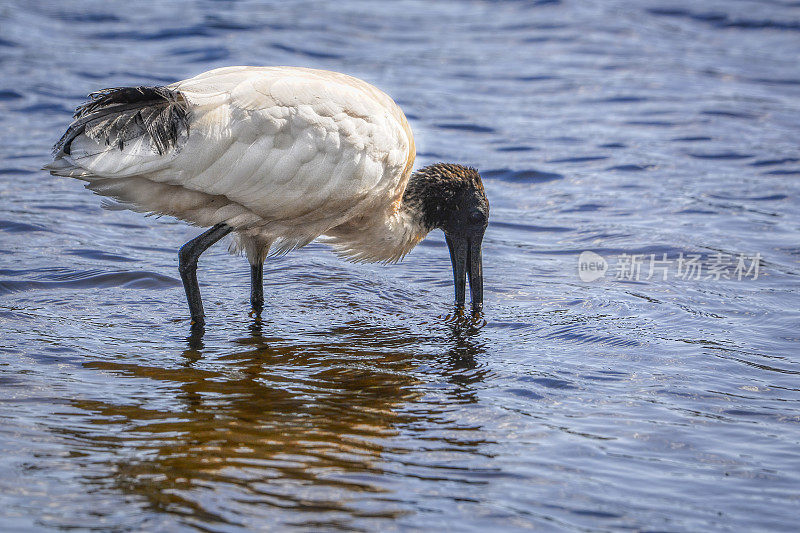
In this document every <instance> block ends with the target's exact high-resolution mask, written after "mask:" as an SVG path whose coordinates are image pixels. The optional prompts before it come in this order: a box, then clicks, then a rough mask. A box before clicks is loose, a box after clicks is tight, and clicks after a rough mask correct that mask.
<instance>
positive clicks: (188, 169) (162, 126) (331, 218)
mask: <svg viewBox="0 0 800 533" xmlns="http://www.w3.org/2000/svg"><path fill="white" fill-rule="evenodd" d="M55 156H56V157H55V161H54V162H53V163H51V164H50V165H48V166H47V167H45V168H46V169H47V170H50V171H51V172H52V173H53V174H56V175H61V176H72V177H76V178H80V179H83V180H86V181H88V182H89V183H88V184H87V187H88V188H90V189H92V190H93V191H95V192H97V193H98V194H101V195H104V196H109V197H112V198H114V199H116V200H118V201H120V202H123V203H124V204H125V205H126V206H128V207H130V208H131V209H135V210H138V211H144V212H148V213H154V214H165V215H170V216H175V217H177V218H180V219H182V220H185V221H187V222H190V223H193V224H197V225H200V226H210V225H214V224H219V223H225V224H228V225H231V226H232V227H233V228H234V230H235V232H236V234H237V235H236V237H237V239H239V241H240V245H239V248H240V249H245V250H247V251H248V255H252V254H251V253H250V249H251V248H253V246H251V244H252V243H254V242H257V243H261V244H259V246H258V247H260V248H261V251H260V252H259V254H262V253H266V252H265V251H264V249H265V248H268V247H269V246H273V251H275V252H285V251H288V250H290V249H292V248H294V247H297V246H302V245H304V244H306V243H308V242H310V241H311V240H313V239H314V238H316V237H317V236H319V235H323V234H327V233H328V232H329V230H332V229H334V228H337V227H341V226H342V225H343V224H347V225H348V226H347V227H348V228H351V227H352V226H353V223H352V221H355V220H359V221H362V222H361V224H367V223H368V222H367V221H368V220H371V219H373V218H376V220H377V219H380V220H384V219H385V218H386V217H388V216H390V215H391V214H392V213H393V212H394V211H395V210H396V206H397V205H398V202H399V201H400V199H401V197H402V193H403V190H404V188H405V185H406V183H407V181H408V177H409V176H410V173H411V166H412V164H413V161H414V156H415V149H414V141H413V136H412V134H411V130H410V128H409V126H408V122H407V121H406V118H405V116H404V115H403V113H402V111H401V110H400V108H399V107H398V106H397V105H396V104H395V103H394V101H392V99H391V98H390V97H389V96H388V95H386V94H385V93H383V92H382V91H380V90H379V89H377V88H375V87H373V86H372V85H369V84H367V83H366V82H363V81H361V80H358V79H356V78H352V77H350V76H346V75H344V74H339V73H335V72H328V71H321V70H313V69H304V68H295V67H227V68H222V69H217V70H213V71H210V72H206V73H203V74H200V75H198V76H196V77H194V78H190V79H188V80H184V81H180V82H177V83H174V84H172V85H170V86H167V87H129V88H117V89H107V90H104V91H100V92H98V93H94V94H93V95H91V100H90V101H89V102H88V103H86V104H84V105H83V106H81V107H79V108H78V109H77V111H76V114H75V121H74V122H73V123H72V125H70V127H69V129H68V130H67V132H66V133H65V134H64V136H63V137H62V138H61V140H60V141H59V142H58V144H57V145H56V154H55ZM339 233H341V232H339ZM347 235H352V237H347V238H346V239H339V242H337V243H336V247H337V248H338V249H340V251H342V253H345V254H348V255H352V254H353V247H356V248H357V247H359V246H360V244H359V243H358V242H356V240H358V239H361V234H360V232H358V231H352V230H351V231H348V232H347ZM345 241H346V242H345ZM258 247H257V248H258ZM386 254H390V255H391V257H394V256H396V255H397V253H396V251H391V252H386ZM379 255H380V254H379ZM251 259H252V258H251ZM376 259H378V260H380V259H381V258H380V257H378V258H376ZM383 259H385V257H384V258H383Z"/></svg>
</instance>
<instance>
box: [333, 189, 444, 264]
mask: <svg viewBox="0 0 800 533" xmlns="http://www.w3.org/2000/svg"><path fill="white" fill-rule="evenodd" d="M422 218H423V217H422V216H421V214H420V213H419V212H418V210H417V209H415V208H414V207H413V206H407V205H404V204H402V203H401V204H399V205H397V204H395V205H394V206H392V208H390V210H389V211H388V212H384V213H375V214H374V215H373V216H368V217H361V218H359V219H357V220H351V221H350V222H348V223H346V224H344V225H342V226H338V227H336V228H333V230H331V231H330V232H328V234H327V235H328V236H329V237H330V238H331V240H330V241H329V242H330V244H332V245H333V247H334V249H335V250H336V251H337V252H338V253H339V255H341V256H342V257H344V258H345V259H348V260H350V261H355V262H370V263H371V262H386V263H394V262H396V261H399V260H400V259H402V258H403V256H405V255H406V254H407V253H408V252H410V251H411V249H412V248H414V246H416V245H417V243H419V241H421V240H422V239H423V238H424V237H425V235H427V234H428V232H429V231H430V229H429V228H427V227H426V226H425V225H424V224H423V222H422Z"/></svg>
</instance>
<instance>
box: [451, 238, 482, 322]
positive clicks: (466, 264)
mask: <svg viewBox="0 0 800 533" xmlns="http://www.w3.org/2000/svg"><path fill="white" fill-rule="evenodd" d="M445 240H446V241H447V247H448V248H450V262H451V263H452V264H453V281H454V282H455V290H456V306H457V307H459V308H463V307H464V300H465V297H466V292H467V283H466V277H467V274H469V290H470V292H471V293H472V312H473V313H476V314H477V313H480V312H481V311H482V310H483V264H482V261H481V243H482V242H483V230H481V231H476V232H471V233H466V234H458V235H449V234H447V233H445Z"/></svg>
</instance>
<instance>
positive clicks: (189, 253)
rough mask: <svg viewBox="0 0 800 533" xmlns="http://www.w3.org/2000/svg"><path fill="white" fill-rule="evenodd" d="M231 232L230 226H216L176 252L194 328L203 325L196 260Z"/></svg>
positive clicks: (203, 317)
mask: <svg viewBox="0 0 800 533" xmlns="http://www.w3.org/2000/svg"><path fill="white" fill-rule="evenodd" d="M231 231H233V228H231V227H230V226H228V225H226V224H217V225H216V226H214V227H213V228H211V229H210V230H208V231H206V232H205V233H202V234H201V235H199V236H198V237H196V238H194V239H192V240H191V241H189V242H187V243H186V244H184V245H183V246H181V249H180V251H179V252H178V271H179V272H180V273H181V280H183V288H184V289H186V300H187V301H188V302H189V312H190V313H191V315H192V324H193V325H195V326H202V325H203V324H204V323H205V314H204V313H203V301H202V300H201V299H200V286H199V285H198V284H197V260H198V259H199V258H200V254H202V253H203V252H205V251H206V250H208V248H209V247H210V246H211V245H212V244H214V243H215V242H217V241H219V240H220V239H221V238H223V237H224V236H225V235H227V234H228V233H230V232H231Z"/></svg>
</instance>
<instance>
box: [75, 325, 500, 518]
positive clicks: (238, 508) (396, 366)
mask: <svg viewBox="0 0 800 533" xmlns="http://www.w3.org/2000/svg"><path fill="white" fill-rule="evenodd" d="M446 325H447V328H448V330H447V333H446V335H445V337H444V338H443V337H442V335H441V334H440V333H436V334H427V333H423V334H421V333H414V332H412V331H410V330H408V329H405V328H398V327H395V328H389V329H387V328H386V326H385V325H376V324H367V323H363V322H353V323H350V324H347V325H345V326H341V327H336V328H332V329H327V330H319V331H316V332H311V333H308V332H307V333H305V334H303V335H299V337H300V338H299V339H288V338H282V337H277V336H271V335H265V333H264V331H265V330H266V331H272V328H269V327H264V326H263V323H262V321H261V320H260V319H258V318H257V319H255V320H254V321H253V322H252V324H251V325H250V331H249V335H247V336H245V337H243V338H240V339H238V340H236V344H238V345H239V346H241V347H242V349H241V350H237V351H235V352H233V353H228V354H224V355H217V354H216V353H212V354H209V355H210V356H211V357H209V356H204V354H203V350H204V346H203V340H202V334H200V335H196V336H194V335H193V336H192V337H190V338H189V339H188V345H189V346H188V349H187V350H186V351H185V352H184V353H183V358H184V363H183V364H182V365H181V367H179V368H176V367H172V368H161V367H152V366H140V365H136V364H130V363H127V364H124V363H119V362H114V361H95V362H90V363H86V365H85V366H88V367H90V368H95V369H99V370H102V371H105V372H113V373H115V374H117V375H118V376H124V377H130V378H147V379H151V380H156V381H158V382H159V387H158V388H159V393H160V394H161V395H162V397H160V398H153V399H151V400H149V401H145V400H142V401H141V402H139V403H137V404H135V405H118V404H114V403H110V402H107V401H96V400H94V401H92V400H75V401H74V402H73V405H74V407H77V408H79V409H80V410H82V411H83V413H84V415H83V416H86V415H85V413H86V412H88V413H89V414H88V419H89V420H90V421H91V423H90V424H70V425H69V428H70V429H68V430H66V431H67V432H68V433H70V436H71V437H73V438H72V439H70V442H71V443H73V444H74V445H75V446H76V447H79V448H80V452H81V453H84V454H86V455H87V456H88V457H89V458H91V460H92V461H93V462H94V465H95V466H99V467H101V468H102V469H107V468H108V467H110V468H111V469H112V471H113V474H112V475H111V476H109V477H105V476H99V477H91V478H87V479H86V482H87V483H88V484H89V485H90V486H91V488H92V489H93V490H94V489H100V490H109V489H110V490H112V491H121V492H122V493H124V494H126V495H128V496H135V497H137V498H138V499H139V500H140V501H142V503H143V510H148V511H156V512H159V513H167V514H170V515H173V516H174V517H175V518H177V519H179V520H180V521H182V522H183V523H186V524H193V525H198V524H200V523H203V524H206V525H208V524H211V523H215V524H218V525H231V526H237V525H238V526H242V525H248V524H251V525H252V524H253V523H259V524H268V523H270V522H269V521H270V520H271V521H273V522H272V523H275V524H277V523H282V524H290V523H291V524H294V525H301V526H313V527H348V524H350V525H352V521H353V520H358V519H359V517H363V516H365V513H366V514H368V515H369V517H370V518H371V519H382V518H394V517H396V516H399V515H401V514H404V513H408V512H413V510H414V504H413V503H412V502H413V498H410V496H409V494H408V493H407V491H405V490H402V487H403V485H404V482H400V483H398V477H404V476H408V475H409V474H408V472H409V471H410V472H413V474H411V478H413V479H411V481H412V482H413V483H425V482H432V483H435V482H440V481H441V480H442V479H443V478H444V479H448V480H450V481H452V482H463V483H485V480H483V479H477V480H476V479H475V478H472V477H470V469H469V468H467V466H466V463H465V467H464V468H463V469H462V468H459V467H458V466H457V463H455V466H454V463H453V461H452V459H451V460H449V461H448V462H447V464H446V465H445V464H440V463H437V461H439V459H438V455H437V453H445V454H448V455H451V456H452V455H453V454H457V456H458V457H471V456H475V455H476V454H477V455H482V454H483V453H484V452H482V451H481V448H482V447H483V446H485V445H486V444H487V442H486V441H484V440H482V439H483V435H482V434H481V432H480V428H479V427H475V428H468V427H467V428H465V427H463V426H456V422H455V421H454V418H453V417H452V416H449V411H452V410H453V409H454V408H457V407H456V405H457V404H459V403H466V402H477V401H478V398H477V396H476V395H475V394H474V387H475V386H476V385H477V384H478V383H479V382H480V381H481V380H482V379H483V376H484V375H485V374H486V370H485V368H484V366H483V363H482V362H481V361H480V359H481V355H483V353H484V346H483V344H482V343H481V342H480V340H479V335H480V331H479V327H474V326H475V325H474V324H473V325H468V324H466V323H465V322H464V321H463V320H461V321H452V320H451V321H446ZM443 340H444V344H445V346H446V349H445V350H444V353H442V349H441V346H442V341H443ZM432 346H438V348H434V349H433V350H430V349H429V348H430V347H432ZM423 347H425V348H423ZM429 380H433V381H441V380H444V381H447V382H449V383H450V384H451V387H450V388H451V389H452V390H449V391H448V392H447V394H448V398H449V399H451V400H453V401H444V402H442V401H441V400H439V401H431V400H424V399H423V396H424V395H425V394H426V392H427V391H426V389H427V388H428V387H427V386H426V384H427V382H428V381H429ZM76 427H77V428H79V429H74V428H76ZM120 429H122V430H123V431H120ZM456 430H457V431H456ZM61 431H62V432H63V431H64V430H63V428H62V429H61ZM74 439H77V441H76V440H74ZM423 443H424V444H423ZM463 454H466V455H463ZM467 463H468V461H467ZM406 479H408V478H406ZM426 480H427V481H426ZM434 480H438V481H434ZM398 488H399V489H400V490H397V489H398ZM378 502H380V503H378ZM279 510H286V511H288V512H290V513H292V514H291V517H288V516H286V515H281V514H280V513H279V512H278V511H279ZM298 511H312V513H309V514H308V515H306V516H308V521H305V520H306V519H304V518H303V514H302V513H301V514H298V513H297V512H298ZM276 513H277V514H276ZM321 513H322V514H321ZM279 516H280V517H279ZM321 517H323V518H321ZM324 517H328V518H324ZM264 520H267V521H268V522H264ZM287 520H288V521H287ZM251 521H252V522H251ZM275 521H277V522H275Z"/></svg>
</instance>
